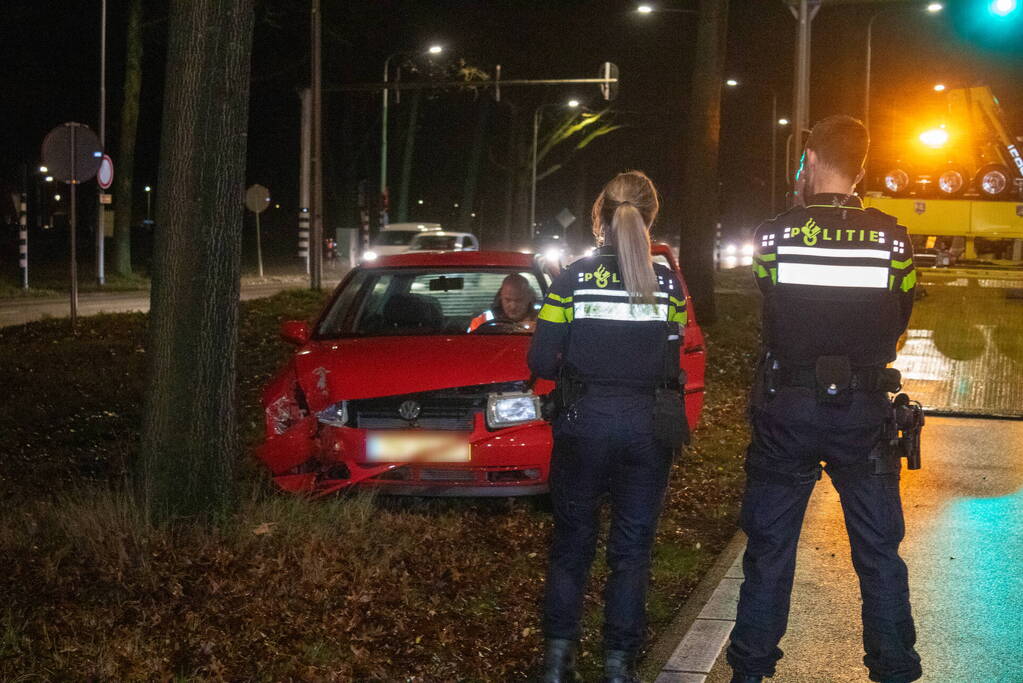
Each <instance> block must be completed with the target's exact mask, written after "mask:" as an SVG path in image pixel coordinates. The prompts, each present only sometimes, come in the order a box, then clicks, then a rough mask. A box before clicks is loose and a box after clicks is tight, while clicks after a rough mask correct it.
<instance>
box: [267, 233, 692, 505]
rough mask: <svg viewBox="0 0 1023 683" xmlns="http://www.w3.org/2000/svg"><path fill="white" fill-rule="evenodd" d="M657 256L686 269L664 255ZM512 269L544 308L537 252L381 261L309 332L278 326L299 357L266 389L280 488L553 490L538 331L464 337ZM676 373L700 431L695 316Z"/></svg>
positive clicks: (351, 281)
mask: <svg viewBox="0 0 1023 683" xmlns="http://www.w3.org/2000/svg"><path fill="white" fill-rule="evenodd" d="M653 251H654V254H655V257H656V258H657V259H658V260H661V261H662V262H665V263H668V264H669V265H670V267H671V268H672V269H673V270H675V272H676V273H678V266H677V265H676V263H675V259H674V257H673V256H672V254H671V251H670V250H669V249H668V248H667V247H666V246H664V245H655V246H654V249H653ZM512 273H518V274H520V275H521V276H523V277H525V278H526V280H527V281H528V282H529V284H530V286H532V288H533V290H534V292H535V294H536V296H537V300H538V301H539V300H542V298H543V297H544V296H545V295H546V292H547V288H548V286H549V283H550V279H549V275H548V273H547V272H545V270H544V266H543V261H542V259H538V258H535V257H534V256H533V255H531V254H523V253H518V252H487V251H452V252H411V253H407V254H400V255H396V256H388V257H381V258H379V259H377V260H376V261H374V262H372V263H369V264H363V265H361V266H359V267H356V268H354V269H352V271H351V272H350V273H349V274H348V275H347V277H346V278H345V280H344V281H343V282H342V283H341V284H340V285H339V286H338V288H337V290H335V292H334V295H333V296H332V297H331V300H330V302H329V303H328V304H327V305H326V307H325V308H324V310H323V312H322V313H321V314H320V316H319V317H318V318H317V320H316V321H315V322H314V323H313V324H312V325H309V324H308V323H306V322H299V321H291V322H286V323H284V325H283V327H282V334H281V336H282V337H283V338H284V339H285V340H287V341H289V342H291V343H293V344H295V346H296V347H297V348H296V351H295V354H294V356H292V358H291V359H290V361H288V363H287V365H286V366H285V367H284V368H283V369H282V370H281V371H280V372H279V373H278V374H277V375H276V376H275V377H274V378H273V379H272V380H271V381H270V382H269V384H268V385H267V386H266V388H265V390H264V392H263V396H262V406H263V413H264V415H263V417H264V424H265V433H266V440H265V442H264V443H263V445H262V446H261V447H260V448H259V450H258V452H257V456H258V458H259V459H260V460H261V461H262V462H263V463H265V464H266V466H267V467H268V468H269V470H270V472H271V473H272V476H273V479H274V481H275V482H276V483H277V485H278V486H280V487H281V488H282V489H285V490H288V491H295V492H306V493H310V494H313V495H326V494H329V493H332V492H334V491H338V490H340V489H344V488H348V487H352V486H356V487H360V488H365V489H376V490H378V491H380V492H386V493H394V494H410V495H442V496H443V495H448V496H515V495H528V494H538V493H543V492H545V491H546V490H547V475H548V470H549V463H550V452H551V443H552V441H551V430H550V425H549V424H548V423H547V422H545V421H544V420H543V419H542V418H541V414H540V405H539V403H540V402H539V398H538V397H539V396H541V395H543V394H545V393H547V392H549V391H550V390H551V389H552V388H553V384H552V383H551V382H548V381H546V380H539V381H537V382H536V383H535V385H534V384H533V383H532V382H531V381H530V373H529V369H528V367H527V366H526V352H527V351H528V349H529V344H530V341H531V330H529V329H526V328H525V327H523V326H520V325H517V324H515V323H513V322H511V321H502V320H500V319H495V320H491V321H488V323H487V324H486V325H482V326H480V327H479V328H477V329H476V330H475V331H474V332H472V333H469V332H467V326H468V325H469V321H470V320H471V319H472V318H473V317H474V316H477V315H479V313H480V312H481V311H484V310H486V309H488V308H489V307H490V306H491V303H492V301H493V297H494V294H495V293H496V292H497V291H498V289H499V288H500V287H501V284H502V282H503V281H504V278H505V277H507V276H508V275H510V274H512ZM679 280H680V281H681V280H682V278H681V275H679ZM683 287H684V284H683ZM686 298H687V300H688V298H689V297H688V293H687V295H686ZM689 310H690V311H692V307H691V306H690V309H689ZM681 363H682V367H683V369H684V370H685V371H686V375H687V381H686V387H685V401H686V414H687V417H688V421H689V423H690V425H692V426H693V427H695V426H696V424H697V421H698V420H699V417H700V412H701V410H702V406H703V377H704V347H703V334H702V332H701V331H700V328H699V326H698V325H697V323H696V320H695V318H694V316H693V315H692V314H691V313H690V316H689V324H688V325H687V327H686V330H685V344H684V348H683V350H682V351H681Z"/></svg>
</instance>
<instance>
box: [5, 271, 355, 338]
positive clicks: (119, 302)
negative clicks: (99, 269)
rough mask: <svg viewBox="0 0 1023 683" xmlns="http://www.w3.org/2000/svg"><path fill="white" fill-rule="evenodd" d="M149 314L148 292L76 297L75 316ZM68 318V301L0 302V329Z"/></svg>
mask: <svg viewBox="0 0 1023 683" xmlns="http://www.w3.org/2000/svg"><path fill="white" fill-rule="evenodd" d="M336 284H337V280H330V281H326V280H325V281H324V284H323V287H324V289H325V290H329V289H331V288H333V287H334V286H335V285H336ZM302 286H305V284H304V283H303V282H300V281H297V280H295V281H280V282H267V283H259V284H243V285H242V291H241V298H242V300H243V301H245V300H248V299H260V298H263V297H267V296H273V295H274V294H276V293H277V292H280V291H282V290H284V289H293V288H295V287H302ZM148 310H149V292H89V293H84V294H79V295H78V315H79V316H87V315H95V314H97V313H127V312H131V311H148ZM70 315H71V304H70V298H69V297H66V296H65V297H59V298H58V297H53V298H51V297H46V298H41V297H40V298H18V299H0V327H7V326H8V325H23V324H25V323H28V322H32V321H34V320H43V319H44V318H67V317H70Z"/></svg>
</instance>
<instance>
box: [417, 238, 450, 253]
mask: <svg viewBox="0 0 1023 683" xmlns="http://www.w3.org/2000/svg"><path fill="white" fill-rule="evenodd" d="M457 243H458V237H457V236H456V235H420V236H419V237H418V239H413V240H412V246H411V247H409V249H411V250H412V251H451V250H452V249H454V248H455V247H456V246H457Z"/></svg>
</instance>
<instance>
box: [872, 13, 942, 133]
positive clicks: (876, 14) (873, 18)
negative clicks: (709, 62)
mask: <svg viewBox="0 0 1023 683" xmlns="http://www.w3.org/2000/svg"><path fill="white" fill-rule="evenodd" d="M898 9H908V8H906V7H885V8H884V9H879V10H878V11H876V12H874V13H873V14H872V15H870V20H869V21H868V22H867V60H866V61H867V64H866V77H865V79H864V81H865V82H864V86H863V126H864V127H865V128H866V129H867V134H868V135H869V134H870V67H871V59H872V57H873V49H872V47H873V35H874V20H875V19H877V18H878V17H879V16H880V15H882V14H884V13H885V12H890V11H892V10H898ZM924 9H925V10H926V11H927V12H928V13H929V14H937V13H938V12H940V11H941V10H943V9H945V6H944V5H942V4H941V3H940V2H930V3H928V4H927V5H926V6H925V7H924Z"/></svg>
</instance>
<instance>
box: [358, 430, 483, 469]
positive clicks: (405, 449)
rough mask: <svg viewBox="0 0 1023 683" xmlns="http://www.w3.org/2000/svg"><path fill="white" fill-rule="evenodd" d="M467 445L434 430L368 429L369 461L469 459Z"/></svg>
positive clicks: (453, 460) (466, 442)
mask: <svg viewBox="0 0 1023 683" xmlns="http://www.w3.org/2000/svg"><path fill="white" fill-rule="evenodd" d="M470 450H471V446H470V444H469V442H468V441H466V440H465V439H464V438H461V437H458V436H455V435H452V434H445V433H436V432H370V433H369V434H368V435H367V436H366V460H367V461H369V462H415V461H419V462H469V454H470Z"/></svg>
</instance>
